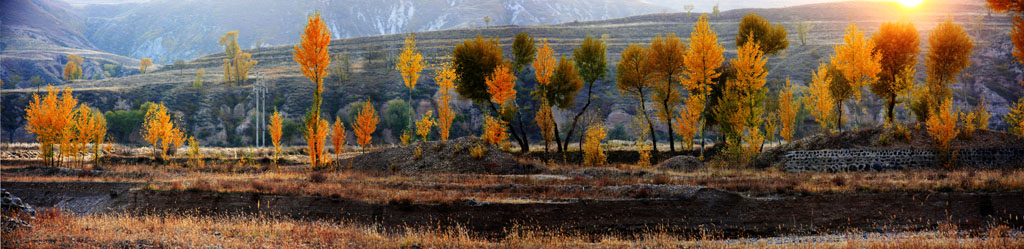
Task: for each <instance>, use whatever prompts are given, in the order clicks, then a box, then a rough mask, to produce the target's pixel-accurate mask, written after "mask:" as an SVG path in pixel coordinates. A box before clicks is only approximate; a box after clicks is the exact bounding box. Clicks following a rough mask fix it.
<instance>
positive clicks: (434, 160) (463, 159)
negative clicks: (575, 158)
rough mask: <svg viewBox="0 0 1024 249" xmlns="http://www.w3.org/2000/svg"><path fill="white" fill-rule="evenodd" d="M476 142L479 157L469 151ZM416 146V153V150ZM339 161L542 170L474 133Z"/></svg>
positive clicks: (409, 168) (398, 167) (427, 168)
mask: <svg viewBox="0 0 1024 249" xmlns="http://www.w3.org/2000/svg"><path fill="white" fill-rule="evenodd" d="M477 145H480V146H481V147H482V148H483V156H481V157H480V158H479V159H477V158H474V157H473V156H472V155H471V154H472V153H471V152H470V151H471V150H472V148H473V147H476V146H477ZM417 149H418V150H420V153H417V152H416V150H417ZM417 154H419V155H418V156H417ZM340 165H341V166H342V167H351V168H354V169H363V170H381V171H402V172H432V173H490V174H533V173H540V172H543V171H544V169H543V168H542V167H541V166H538V165H533V164H526V163H521V162H519V160H517V159H516V158H515V157H513V156H512V154H509V153H507V152H504V151H501V150H499V149H498V148H497V147H494V146H492V145H486V144H484V143H483V142H482V141H481V140H480V139H478V138H475V137H462V138H459V139H455V140H449V141H432V142H426V143H415V144H411V145H409V146H404V147H395V148H388V149H382V150H377V151H372V152H368V153H365V154H362V155H358V156H355V157H352V158H349V159H342V160H341V162H340Z"/></svg>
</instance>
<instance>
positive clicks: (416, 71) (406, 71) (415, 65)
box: [395, 34, 424, 122]
mask: <svg viewBox="0 0 1024 249" xmlns="http://www.w3.org/2000/svg"><path fill="white" fill-rule="evenodd" d="M423 67H424V65H423V55H422V54H420V51H419V50H418V49H417V48H416V35H414V34H409V35H408V36H406V37H405V47H402V53H401V54H400V55H399V56H398V64H397V65H395V68H396V69H397V70H398V72H399V73H401V74H402V81H404V82H405V87H407V88H409V104H412V90H413V89H415V88H416V82H417V81H419V78H420V72H421V71H423ZM410 122H411V121H410Z"/></svg>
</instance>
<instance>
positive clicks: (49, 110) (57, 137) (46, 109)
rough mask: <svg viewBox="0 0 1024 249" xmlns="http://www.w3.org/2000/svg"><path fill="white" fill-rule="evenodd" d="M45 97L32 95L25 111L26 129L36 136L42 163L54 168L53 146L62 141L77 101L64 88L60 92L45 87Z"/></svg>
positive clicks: (68, 89) (67, 89) (66, 88)
mask: <svg viewBox="0 0 1024 249" xmlns="http://www.w3.org/2000/svg"><path fill="white" fill-rule="evenodd" d="M46 92H47V94H46V97H43V98H40V97H39V95H38V94H34V93H33V94H32V101H31V102H29V105H28V108H26V109H25V120H26V121H27V125H26V127H25V128H26V129H27V130H28V132H29V133H32V134H35V135H36V141H37V142H39V151H40V153H41V156H42V158H43V163H44V164H46V165H49V166H56V161H55V160H54V156H55V155H54V151H53V145H54V144H57V143H59V142H60V141H62V140H64V139H62V138H61V136H63V135H65V132H64V131H65V130H68V127H69V126H70V125H71V122H72V114H73V113H74V109H75V107H76V106H78V99H75V97H74V96H71V88H68V87H65V88H64V90H63V91H62V92H60V91H58V90H57V89H56V88H54V87H53V86H46Z"/></svg>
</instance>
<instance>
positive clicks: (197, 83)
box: [192, 68, 206, 89]
mask: <svg viewBox="0 0 1024 249" xmlns="http://www.w3.org/2000/svg"><path fill="white" fill-rule="evenodd" d="M203 75H206V69H202V68H200V69H196V78H195V79H194V80H192V88H194V89H203Z"/></svg>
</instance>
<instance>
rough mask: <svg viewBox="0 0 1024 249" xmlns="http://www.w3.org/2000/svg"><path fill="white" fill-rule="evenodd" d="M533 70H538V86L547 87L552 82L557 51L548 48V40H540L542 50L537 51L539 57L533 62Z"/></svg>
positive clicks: (536, 72)
mask: <svg viewBox="0 0 1024 249" xmlns="http://www.w3.org/2000/svg"><path fill="white" fill-rule="evenodd" d="M533 69H534V70H536V71H535V74H536V76H537V84H540V85H542V86H546V85H548V83H549V82H551V81H550V80H551V75H552V74H553V73H554V72H555V51H554V50H553V49H551V46H548V39H541V40H540V49H538V50H537V57H536V59H535V60H534V61H533Z"/></svg>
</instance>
